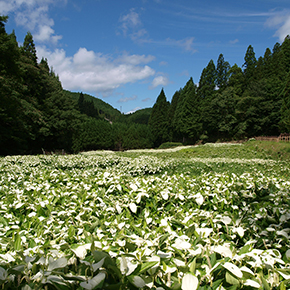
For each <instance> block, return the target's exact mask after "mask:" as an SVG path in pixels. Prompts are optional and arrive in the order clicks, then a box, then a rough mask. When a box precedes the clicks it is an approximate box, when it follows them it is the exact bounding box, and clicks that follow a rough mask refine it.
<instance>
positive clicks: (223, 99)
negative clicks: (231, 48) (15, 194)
mask: <svg viewBox="0 0 290 290" xmlns="http://www.w3.org/2000/svg"><path fill="white" fill-rule="evenodd" d="M7 19H8V17H6V16H0V132H1V135H0V155H9V154H39V153H42V152H43V151H49V152H51V151H52V152H55V151H56V150H64V151H65V152H68V153H72V152H79V151H86V150H96V149H111V150H126V149H137V148H152V147H159V146H160V145H161V144H162V143H164V142H182V143H183V144H195V143H196V142H198V141H204V142H215V141H218V140H219V141H226V140H241V139H247V138H250V137H254V136H263V135H264V136H277V135H279V134H280V133H284V132H290V37H286V38H285V40H284V42H283V43H282V44H280V43H276V44H275V45H274V47H273V49H272V50H271V49H269V48H266V50H265V53H264V56H260V57H259V58H258V59H257V58H256V55H255V52H254V48H253V47H252V46H251V45H249V47H248V49H247V51H246V53H245V56H244V64H243V66H242V67H239V66H238V65H237V64H234V65H230V64H229V63H228V62H227V61H226V60H225V59H224V56H223V54H220V55H219V57H218V59H217V61H216V63H215V62H214V61H213V60H210V61H209V63H208V65H207V66H206V67H205V68H204V69H203V71H202V72H201V76H200V79H199V81H198V86H197V85H196V83H195V82H194V80H193V79H192V78H190V79H189V80H188V82H187V83H186V84H185V86H184V87H183V88H180V89H179V90H178V91H176V92H175V94H174V95H173V96H172V98H171V102H169V101H168V100H167V98H166V95H165V92H164V90H163V89H162V90H161V92H160V94H159V96H158V97H157V100H156V102H155V104H154V106H153V108H147V109H143V110H139V111H137V112H135V113H133V114H129V115H124V114H121V112H119V111H118V110H117V109H114V108H113V107H112V106H110V105H109V104H107V103H105V102H103V101H102V100H100V99H98V98H94V97H92V96H89V95H86V94H83V93H73V92H69V91H66V90H64V89H63V88H62V85H61V82H60V80H59V78H58V76H57V75H56V74H55V72H54V71H53V69H52V68H51V67H49V64H48V62H47V59H41V60H39V59H38V58H37V55H36V49H35V44H34V41H33V37H32V35H31V33H30V32H28V33H27V34H26V36H25V39H24V42H23V46H20V47H19V45H18V43H17V40H16V36H15V33H14V32H12V33H11V34H8V33H7V32H6V30H5V23H6V21H7Z"/></svg>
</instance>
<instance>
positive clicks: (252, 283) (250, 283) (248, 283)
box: [244, 279, 261, 289]
mask: <svg viewBox="0 0 290 290" xmlns="http://www.w3.org/2000/svg"><path fill="white" fill-rule="evenodd" d="M244 285H245V286H250V287H254V288H258V289H259V288H260V287H261V285H260V284H259V283H258V282H256V281H254V280H250V279H247V280H246V281H245V283H244Z"/></svg>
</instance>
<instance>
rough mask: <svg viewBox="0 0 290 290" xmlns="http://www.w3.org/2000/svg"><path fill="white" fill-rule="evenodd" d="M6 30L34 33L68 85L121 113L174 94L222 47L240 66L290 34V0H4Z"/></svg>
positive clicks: (39, 47) (22, 34)
mask: <svg viewBox="0 0 290 290" xmlns="http://www.w3.org/2000/svg"><path fill="white" fill-rule="evenodd" d="M0 14H2V15H3V14H4V15H8V16H9V20H8V23H7V25H6V30H7V32H8V33H10V32H11V31H12V30H13V29H14V30H15V32H16V36H17V40H18V42H19V43H20V45H21V43H22V42H23V40H24V37H25V34H26V32H27V31H30V32H31V33H32V35H33V37H34V41H35V44H36V47H37V54H38V58H39V60H40V59H41V58H42V57H46V58H47V59H48V62H49V65H50V66H52V67H53V69H54V71H55V72H56V73H57V74H58V75H59V77H60V80H61V82H62V85H63V88H64V89H67V90H71V91H74V92H81V91H82V92H84V93H88V94H91V95H93V96H96V97H98V98H101V99H103V100H104V101H105V102H107V103H109V104H111V105H112V106H113V107H115V108H117V109H118V110H121V111H122V112H123V113H127V112H130V111H134V110H136V109H140V108H147V107H152V106H153V105H154V103H155V101H156V98H157V97H158V95H159V93H160V91H161V89H162V88H164V91H165V94H166V97H167V99H168V100H169V101H170V100H171V98H172V96H173V94H174V92H175V91H177V90H179V89H180V88H182V87H184V85H185V84H186V82H187V81H188V79H189V78H190V77H193V80H194V82H195V83H198V81H199V78H200V75H201V72H202V69H203V68H204V67H205V66H206V65H207V64H208V62H209V61H210V60H211V59H213V60H214V62H215V63H216V61H217V59H218V56H219V54H220V53H222V54H223V55H224V58H225V60H226V61H228V62H229V63H230V65H234V64H235V63H237V64H238V65H239V66H242V65H243V63H244V55H245V52H246V50H247V47H248V46H249V45H252V46H253V47H254V51H255V53H256V57H257V58H258V57H259V56H263V55H264V52H265V49H266V48H267V47H269V48H270V49H272V48H273V46H274V44H275V43H276V42H280V43H281V42H282V41H283V39H284V37H285V36H286V35H287V34H290V1H289V0H275V1H272V0H243V1H232V0H231V1H228V0H225V1H221V0H220V1H216V0H204V1H192V0H191V1H188V0H186V1H185V0H179V1H176V0H0Z"/></svg>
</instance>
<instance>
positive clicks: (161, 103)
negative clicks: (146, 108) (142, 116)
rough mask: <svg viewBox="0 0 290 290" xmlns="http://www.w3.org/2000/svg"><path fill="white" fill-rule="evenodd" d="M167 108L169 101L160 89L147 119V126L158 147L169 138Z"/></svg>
mask: <svg viewBox="0 0 290 290" xmlns="http://www.w3.org/2000/svg"><path fill="white" fill-rule="evenodd" d="M168 109H169V102H168V101H167V100H166V96H165V93H164V90H163V89H162V90H161V92H160V94H159V96H158V98H157V100H156V102H155V104H154V106H153V109H152V113H151V116H150V119H149V126H150V130H151V133H152V138H153V143H154V146H155V147H158V146H159V145H161V144H162V143H163V142H166V141H168V140H169V134H168V133H169V132H168V126H169V120H168Z"/></svg>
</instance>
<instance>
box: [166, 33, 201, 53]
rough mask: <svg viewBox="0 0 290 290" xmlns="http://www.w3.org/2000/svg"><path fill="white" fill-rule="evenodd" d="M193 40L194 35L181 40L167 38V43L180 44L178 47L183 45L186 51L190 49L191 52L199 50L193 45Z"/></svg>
mask: <svg viewBox="0 0 290 290" xmlns="http://www.w3.org/2000/svg"><path fill="white" fill-rule="evenodd" d="M193 40H194V37H187V38H184V39H180V40H175V39H172V38H167V39H166V42H167V45H172V46H178V47H181V48H182V49H184V50H185V51H189V52H192V53H194V52H196V51H197V50H196V49H194V47H193Z"/></svg>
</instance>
